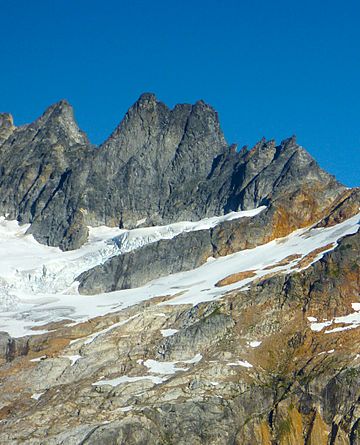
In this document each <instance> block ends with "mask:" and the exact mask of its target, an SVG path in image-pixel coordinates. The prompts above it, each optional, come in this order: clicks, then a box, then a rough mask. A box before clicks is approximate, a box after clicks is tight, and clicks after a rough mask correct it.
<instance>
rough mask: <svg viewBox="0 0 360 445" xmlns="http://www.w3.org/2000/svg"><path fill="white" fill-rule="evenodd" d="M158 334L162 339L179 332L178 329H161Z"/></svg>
mask: <svg viewBox="0 0 360 445" xmlns="http://www.w3.org/2000/svg"><path fill="white" fill-rule="evenodd" d="M160 332H161V335H162V336H163V337H171V336H172V335H174V334H176V333H177V332H179V329H161V330H160Z"/></svg>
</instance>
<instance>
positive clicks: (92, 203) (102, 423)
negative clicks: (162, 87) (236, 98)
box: [0, 94, 360, 445]
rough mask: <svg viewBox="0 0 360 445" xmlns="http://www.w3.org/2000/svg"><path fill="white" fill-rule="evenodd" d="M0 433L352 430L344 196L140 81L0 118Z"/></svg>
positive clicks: (354, 225)
mask: <svg viewBox="0 0 360 445" xmlns="http://www.w3.org/2000/svg"><path fill="white" fill-rule="evenodd" d="M0 192H1V193H0V210H1V212H0V213H1V215H0V386H1V391H0V443H1V444H2V443H4V444H22V443H26V444H30V445H40V444H50V445H52V444H54V445H55V444H56V445H60V444H76V445H80V444H88V445H89V444H93V445H95V444H96V445H97V444H105V445H107V444H109V445H112V444H115V443H117V444H126V445H128V444H130V445H132V444H134V445H144V444H154V445H155V444H156V445H158V444H160V445H170V444H180V445H181V444H183V445H185V444H186V445H188V444H199V445H200V444H201V445H203V444H211V445H223V444H225V445H234V444H239V445H240V444H245V445H254V444H261V445H273V444H281V445H285V444H291V445H299V444H300V445H309V444H312V445H315V444H316V445H317V444H324V445H329V444H331V445H340V444H341V445H358V444H360V423H359V417H360V415H359V414H360V411H359V400H360V392H359V388H360V354H359V347H360V336H359V332H360V298H359V295H360V260H359V252H360V236H359V228H360V225H359V223H360V192H359V189H356V188H354V189H345V188H344V187H343V186H342V185H341V184H339V183H338V182H337V181H336V180H335V179H334V178H333V177H332V176H330V175H328V174H327V173H326V172H324V171H323V170H321V169H320V168H319V166H318V165H317V164H316V162H315V161H314V160H313V159H312V158H311V157H310V155H309V154H308V153H307V152H306V151H305V150H304V149H303V148H302V147H300V146H299V145H298V144H297V143H296V140H295V138H294V137H292V138H290V139H286V140H284V141H283V142H282V143H281V144H279V145H277V144H276V143H275V142H274V141H266V140H264V139H262V140H260V141H259V143H258V144H256V145H255V147H254V148H253V149H251V150H247V149H246V148H245V149H243V150H241V151H240V152H237V151H236V149H235V147H234V146H230V147H229V146H227V143H226V141H225V139H224V136H223V134H222V132H221V129H220V124H219V121H218V117H217V114H216V112H215V111H214V110H213V109H212V108H211V107H210V106H208V105H206V104H205V103H204V102H202V101H199V102H197V103H196V104H195V105H177V106H176V107H175V108H174V109H172V110H171V109H169V108H168V107H167V106H166V105H165V104H162V103H161V102H159V101H158V100H157V99H156V97H155V96H154V95H153V94H144V95H142V96H141V97H140V98H139V100H138V101H137V102H136V103H135V104H134V105H133V106H132V107H131V108H130V109H129V111H128V113H127V114H126V116H125V118H124V119H123V121H122V122H121V123H120V125H119V126H118V127H117V128H116V129H115V131H114V132H113V134H112V135H111V136H110V137H109V139H108V140H107V141H105V142H104V143H103V144H102V145H101V146H100V147H94V146H92V145H91V144H90V142H89V141H88V139H87V137H86V135H84V133H83V132H82V131H81V130H80V129H79V128H78V126H77V124H76V122H75V120H74V115H73V110H72V108H71V107H70V105H69V104H68V103H67V102H66V101H61V102H59V103H57V104H55V105H53V106H51V107H50V108H49V109H48V110H46V111H45V113H44V114H43V115H42V116H41V117H40V118H39V119H38V120H36V121H35V122H34V123H32V124H29V125H25V126H22V127H18V128H17V127H15V126H14V125H13V121H12V118H11V116H10V115H7V114H1V115H0Z"/></svg>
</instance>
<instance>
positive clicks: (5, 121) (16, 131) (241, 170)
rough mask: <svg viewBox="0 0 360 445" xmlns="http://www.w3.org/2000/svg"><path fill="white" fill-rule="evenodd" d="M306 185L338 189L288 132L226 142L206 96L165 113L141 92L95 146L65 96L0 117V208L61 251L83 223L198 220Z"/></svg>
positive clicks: (326, 193)
mask: <svg viewBox="0 0 360 445" xmlns="http://www.w3.org/2000/svg"><path fill="white" fill-rule="evenodd" d="M303 189H306V190H315V189H316V191H317V194H318V196H319V200H320V201H323V202H330V201H331V200H333V199H335V197H336V196H337V195H338V194H339V193H340V192H341V191H342V190H343V187H342V186H341V185H340V184H339V183H337V182H336V180H335V179H334V178H333V177H331V176H330V175H328V174H327V173H325V172H324V171H322V170H321V169H320V168H319V166H318V165H317V164H316V162H315V161H314V160H313V159H312V158H311V157H310V156H309V154H308V153H306V151H305V150H304V149H303V148H301V147H300V146H298V145H297V144H296V141H295V139H294V138H290V139H288V140H286V141H284V142H282V143H281V144H280V145H279V146H276V145H275V143H274V142H273V141H269V142H267V141H265V140H261V141H260V142H259V143H258V144H257V145H256V146H255V147H254V148H253V149H252V150H250V151H248V150H246V149H243V150H242V151H241V152H240V153H238V152H237V151H236V149H235V147H234V146H231V147H228V146H227V143H226V141H225V139H224V136H223V134H222V131H221V129H220V124H219V120H218V116H217V113H216V112H215V111H214V110H213V109H212V108H211V107H210V106H208V105H206V104H205V103H204V102H203V101H199V102H197V103H196V104H195V105H187V104H185V105H177V106H175V108H174V109H172V110H171V109H169V108H168V107H167V106H166V105H165V104H163V103H162V102H159V101H158V100H157V99H156V97H155V96H154V95H153V94H143V95H142V96H141V97H140V98H139V100H138V101H137V102H136V103H135V104H134V105H133V106H132V107H131V108H130V109H129V111H128V113H127V114H126V116H125V118H124V119H123V121H122V122H121V123H120V125H119V126H118V127H117V128H116V129H115V131H114V132H113V134H112V135H111V136H110V137H109V139H108V140H107V141H105V142H104V143H103V144H102V145H101V146H100V147H99V148H95V147H93V146H91V144H90V143H89V141H88V140H87V138H86V136H85V135H84V133H83V132H82V131H81V130H80V129H79V128H78V126H77V124H76V123H75V120H74V116H73V111H72V109H71V107H70V106H69V104H68V103H67V102H66V101H61V102H59V103H57V104H55V105H53V106H51V107H50V108H49V109H48V110H46V111H45V113H44V114H43V115H42V116H41V117H40V118H39V119H37V120H36V121H35V122H34V123H33V124H30V125H25V126H22V127H19V128H15V127H14V126H13V124H12V119H11V117H9V115H6V114H2V115H0V195H1V198H0V213H1V214H9V218H13V219H14V218H16V219H18V220H19V221H20V222H22V223H31V228H30V231H31V233H33V234H34V236H35V237H36V239H38V240H39V241H40V242H42V243H46V244H49V245H53V246H60V247H61V248H62V249H64V250H68V249H74V248H77V247H79V246H81V245H82V244H83V243H84V242H85V241H86V239H87V233H88V230H87V225H93V226H96V225H101V224H106V225H110V226H120V227H122V226H124V227H133V226H134V225H135V224H136V222H137V221H138V220H141V219H144V218H147V219H146V224H147V225H151V224H164V223H169V222H175V221H180V220H197V219H200V218H203V217H206V216H212V215H215V214H217V215H219V214H224V213H227V212H229V211H232V210H238V209H250V208H254V207H257V206H258V205H261V204H264V203H265V204H268V203H269V202H275V201H276V200H278V199H279V198H282V197H283V196H284V195H289V194H290V193H295V192H298V191H299V190H303Z"/></svg>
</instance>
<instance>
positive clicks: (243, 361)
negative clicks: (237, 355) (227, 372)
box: [227, 360, 253, 368]
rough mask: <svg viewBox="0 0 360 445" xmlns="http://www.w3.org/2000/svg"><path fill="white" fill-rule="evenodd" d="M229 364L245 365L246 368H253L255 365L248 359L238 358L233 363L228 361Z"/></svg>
mask: <svg viewBox="0 0 360 445" xmlns="http://www.w3.org/2000/svg"><path fill="white" fill-rule="evenodd" d="M227 365H228V366H243V367H244V368H253V365H252V364H251V363H249V362H248V361H246V360H238V361H236V362H233V363H227Z"/></svg>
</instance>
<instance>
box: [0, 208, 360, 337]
mask: <svg viewBox="0 0 360 445" xmlns="http://www.w3.org/2000/svg"><path fill="white" fill-rule="evenodd" d="M264 208H265V207H260V208H258V209H255V210H250V211H244V212H232V213H229V214H227V215H225V216H221V217H213V218H206V219H204V220H201V221H198V222H180V223H175V224H170V225H167V226H157V227H146V228H135V229H133V230H121V229H116V228H109V227H97V228H89V229H90V235H89V241H88V242H87V243H86V244H85V245H84V246H83V247H81V248H80V249H78V250H76V251H70V252H62V251H61V250H60V249H58V248H54V247H48V246H44V245H42V244H39V243H38V242H36V241H35V239H34V238H33V236H32V235H27V234H26V231H27V229H28V226H19V225H18V223H17V222H16V221H7V220H5V219H4V218H3V217H2V218H0V330H2V331H7V332H9V333H10V335H12V336H14V337H19V336H24V335H28V334H36V333H38V334H39V333H41V332H44V331H41V330H38V331H32V328H33V327H39V326H42V325H44V324H46V323H48V322H51V321H59V320H62V319H70V320H72V321H73V322H82V321H85V320H88V319H90V318H93V317H96V316H99V315H104V314H106V313H109V312H115V311H118V310H120V309H123V308H125V307H128V306H131V305H134V304H137V303H139V302H141V301H144V300H147V299H150V298H153V297H156V296H161V295H165V294H166V295H173V296H174V298H173V299H171V300H169V301H167V302H166V303H161V304H160V305H159V306H161V305H165V304H192V305H195V304H198V303H200V302H202V301H210V300H214V299H217V298H220V297H221V296H222V295H223V294H224V293H226V292H228V291H231V290H233V289H239V288H242V289H246V288H247V286H248V284H249V283H250V282H251V281H253V280H254V279H256V278H259V277H261V276H264V275H266V274H268V273H269V272H274V271H280V272H283V273H289V272H291V271H292V270H293V269H291V267H296V264H297V263H298V262H299V261H300V260H301V258H298V259H295V260H293V261H291V262H290V263H289V264H285V265H278V266H276V267H275V264H276V263H278V262H279V261H281V260H283V259H284V258H286V257H288V256H289V255H293V254H298V255H301V257H303V256H305V255H307V254H308V253H310V252H312V251H313V250H315V249H318V248H321V247H324V246H327V245H329V244H331V243H333V246H332V247H330V248H328V249H327V251H328V250H331V249H333V248H334V247H335V246H336V243H337V241H338V240H339V239H340V238H342V237H343V236H345V235H349V234H353V233H356V232H357V231H358V229H359V218H360V213H359V214H358V215H356V216H354V217H352V218H350V219H348V220H347V221H344V222H343V223H341V224H338V225H336V226H333V227H330V228H320V229H311V228H310V229H301V230H298V231H296V232H294V233H293V234H291V235H289V236H288V237H286V238H282V239H278V240H274V241H272V242H270V243H268V244H265V245H262V246H259V247H257V248H255V249H249V250H244V251H241V252H237V253H234V254H232V255H228V256H226V257H221V258H216V259H213V258H211V260H209V261H208V262H206V263H205V264H204V265H202V266H201V267H199V268H197V269H194V270H192V271H189V272H181V273H177V274H174V275H170V276H167V277H163V278H159V279H156V280H153V281H152V282H150V283H148V284H146V285H145V286H142V287H140V288H136V289H127V290H122V291H116V292H111V293H107V294H98V295H94V296H83V295H79V294H78V293H77V284H78V283H76V282H75V281H74V280H75V278H76V277H77V276H78V275H79V274H80V273H82V272H84V271H85V270H88V269H90V268H92V267H94V266H96V265H98V264H102V263H103V262H105V261H106V260H107V259H109V258H111V257H113V256H115V255H120V254H122V253H124V252H129V251H131V250H134V249H136V248H139V247H141V246H144V245H146V244H149V243H152V242H156V241H158V240H160V239H170V238H173V237H175V236H177V235H179V234H180V233H183V232H189V231H196V230H202V229H208V228H211V227H214V226H216V225H217V224H219V223H220V222H222V221H225V220H231V219H236V218H242V217H251V216H254V215H256V214H258V213H259V212H261V211H263V210H264ZM325 252H326V251H323V252H321V253H318V254H317V256H316V257H315V258H314V259H313V262H314V261H317V260H318V259H320V258H321V257H322V256H323V255H324V253H325ZM269 266H274V267H273V268H272V269H268V267H269ZM265 268H267V269H265ZM247 270H254V271H255V272H256V275H255V276H254V277H251V278H247V279H243V280H242V281H239V282H236V283H233V284H230V285H228V286H223V287H216V286H215V284H216V283H217V282H218V281H220V280H221V279H223V278H225V277H226V276H229V275H232V274H235V273H238V272H242V271H247ZM354 303H357V302H354ZM159 309H160V310H159V312H161V308H159ZM167 334H168V335H170V333H165V334H164V335H167Z"/></svg>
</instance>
